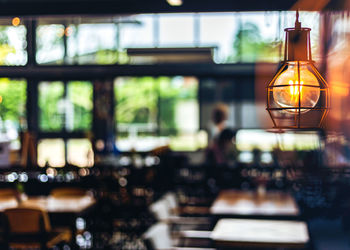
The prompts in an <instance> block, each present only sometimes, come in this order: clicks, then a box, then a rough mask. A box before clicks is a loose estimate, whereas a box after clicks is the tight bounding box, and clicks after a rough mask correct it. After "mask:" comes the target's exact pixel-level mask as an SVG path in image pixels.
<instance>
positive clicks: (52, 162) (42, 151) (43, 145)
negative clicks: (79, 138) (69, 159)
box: [38, 139, 65, 167]
mask: <svg viewBox="0 0 350 250" xmlns="http://www.w3.org/2000/svg"><path fill="white" fill-rule="evenodd" d="M38 165H39V166H40V167H45V166H51V167H64V165H65V157H64V141H63V139H44V140H40V141H39V142H38Z"/></svg>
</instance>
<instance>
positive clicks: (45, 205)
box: [0, 195, 96, 214]
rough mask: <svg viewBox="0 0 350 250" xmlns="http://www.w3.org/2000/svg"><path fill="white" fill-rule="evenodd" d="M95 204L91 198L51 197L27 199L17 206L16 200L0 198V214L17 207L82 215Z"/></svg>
mask: <svg viewBox="0 0 350 250" xmlns="http://www.w3.org/2000/svg"><path fill="white" fill-rule="evenodd" d="M95 203H96V200H95V199H94V198H93V197H91V196H88V195H86V196H80V197H68V198H66V197H65V198H53V197H51V196H39V197H29V198H25V199H23V201H22V202H21V203H20V204H19V203H18V201H17V199H16V198H11V197H8V198H0V212H3V211H4V210H6V209H8V208H15V207H18V206H19V205H21V206H30V207H39V208H41V209H43V210H45V211H47V212H48V213H76V214H78V213H82V212H84V211H85V210H87V209H89V208H90V207H92V206H93V205H94V204H95Z"/></svg>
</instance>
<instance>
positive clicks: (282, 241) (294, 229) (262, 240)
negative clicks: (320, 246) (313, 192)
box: [210, 219, 309, 248]
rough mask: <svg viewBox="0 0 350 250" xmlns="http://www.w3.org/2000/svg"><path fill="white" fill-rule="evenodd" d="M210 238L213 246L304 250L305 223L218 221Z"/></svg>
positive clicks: (306, 233)
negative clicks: (302, 249)
mask: <svg viewBox="0 0 350 250" xmlns="http://www.w3.org/2000/svg"><path fill="white" fill-rule="evenodd" d="M210 237H211V239H212V240H213V241H214V243H215V246H216V247H224V248H225V247H254V248H305V247H306V246H307V244H308V242H309V233H308V230H307V225H306V223H305V222H301V221H284V220H251V219H221V220H219V221H218V223H217V224H216V226H215V228H214V230H213V232H212V234H211V236H210Z"/></svg>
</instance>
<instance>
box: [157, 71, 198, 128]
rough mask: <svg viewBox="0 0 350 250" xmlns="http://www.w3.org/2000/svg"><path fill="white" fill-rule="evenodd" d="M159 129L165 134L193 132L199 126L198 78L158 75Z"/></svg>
mask: <svg viewBox="0 0 350 250" xmlns="http://www.w3.org/2000/svg"><path fill="white" fill-rule="evenodd" d="M159 83H160V105H159V106H160V110H159V111H160V129H161V131H164V132H165V133H166V134H169V132H172V133H176V132H177V131H179V130H181V131H185V132H194V131H197V130H198V128H199V107H198V101H197V93H198V80H197V78H194V77H182V76H177V77H160V78H159Z"/></svg>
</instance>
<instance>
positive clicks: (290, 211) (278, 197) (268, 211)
mask: <svg viewBox="0 0 350 250" xmlns="http://www.w3.org/2000/svg"><path fill="white" fill-rule="evenodd" d="M210 213H211V214H213V215H217V216H221V217H234V216H248V217H249V216H252V217H254V216H282V217H283V216H287V217H289V216H292V217H293V216H298V215H299V209H298V206H297V204H296V202H295V200H294V198H293V197H292V196H291V195H290V194H288V193H284V192H280V191H268V192H266V193H265V194H260V195H259V194H257V193H256V192H252V191H240V190H224V191H221V192H220V193H219V195H218V197H217V198H216V200H215V201H214V203H213V205H212V206H211V208H210Z"/></svg>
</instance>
